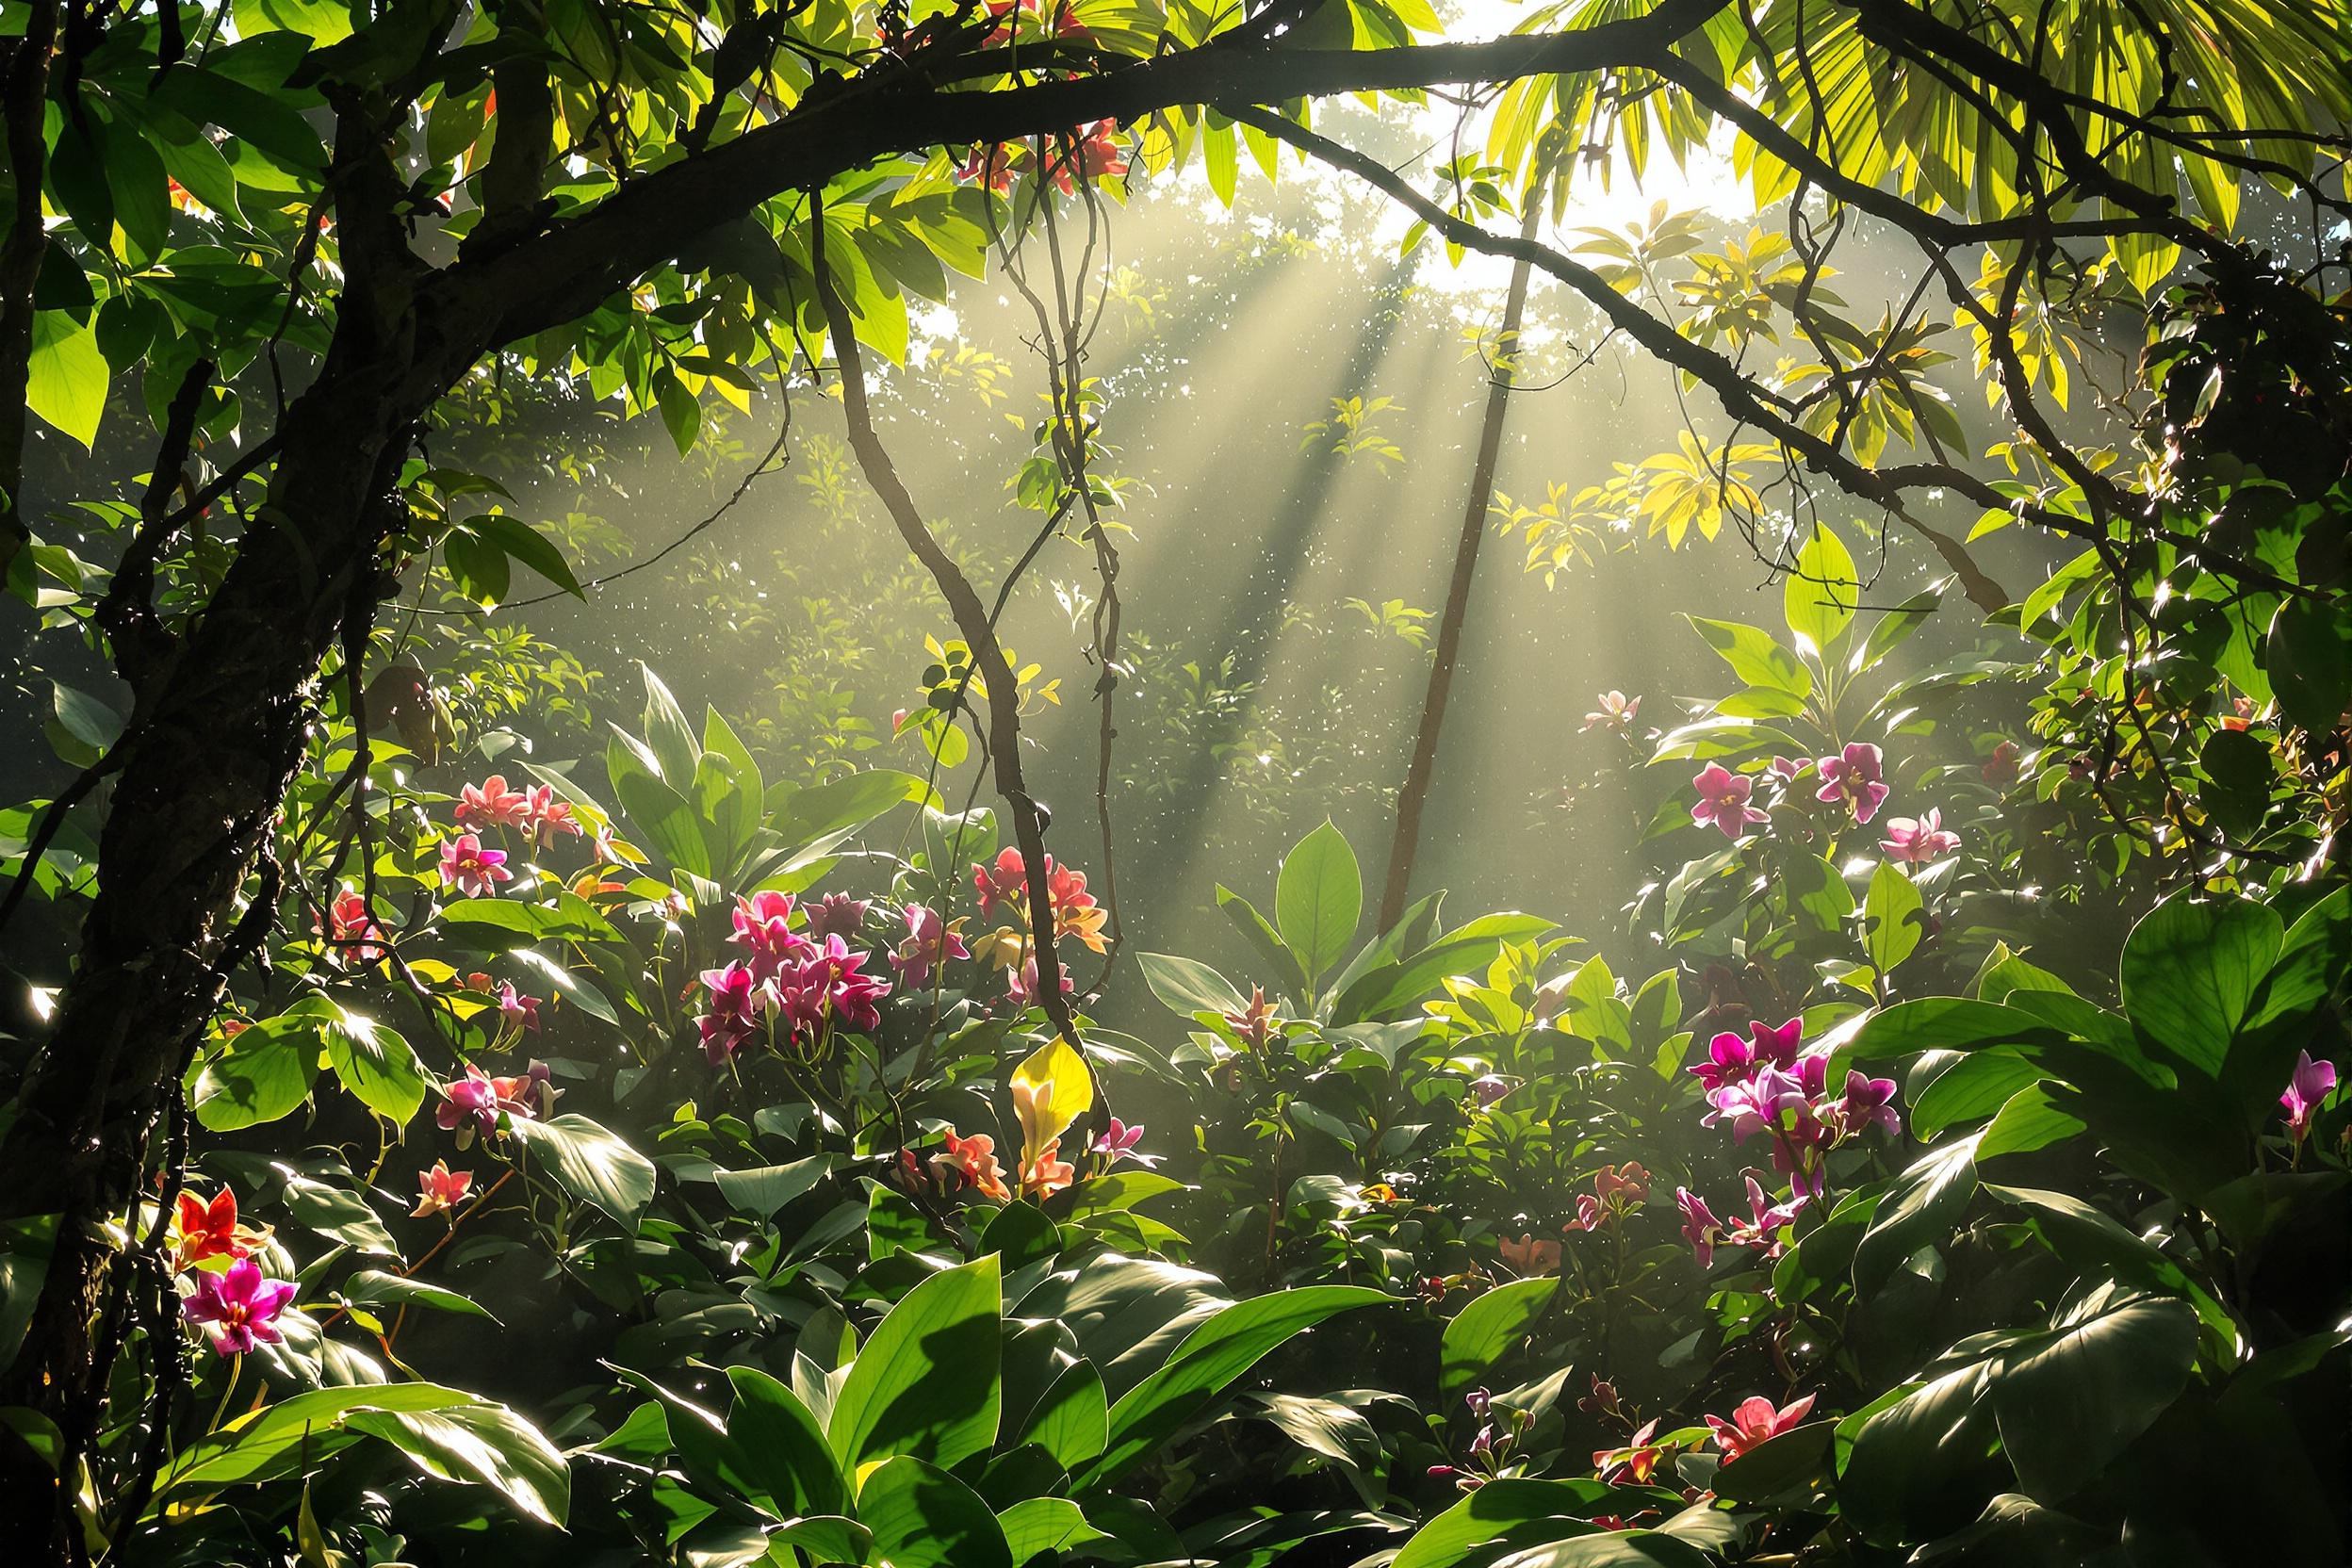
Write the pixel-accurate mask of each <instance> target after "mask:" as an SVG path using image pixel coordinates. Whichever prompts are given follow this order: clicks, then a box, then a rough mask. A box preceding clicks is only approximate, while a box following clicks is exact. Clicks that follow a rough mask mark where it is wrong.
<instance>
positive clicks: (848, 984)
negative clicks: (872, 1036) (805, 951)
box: [776, 936, 890, 1034]
mask: <svg viewBox="0 0 2352 1568" xmlns="http://www.w3.org/2000/svg"><path fill="white" fill-rule="evenodd" d="M865 962H866V955H865V954H863V953H860V952H858V951H857V950H855V949H853V948H852V947H850V945H849V944H848V943H847V942H844V941H842V940H841V938H839V937H830V936H829V937H827V938H825V945H824V946H823V947H821V948H812V949H811V953H810V956H809V957H808V958H807V959H805V960H803V961H802V962H801V963H800V965H799V966H798V967H797V968H795V969H793V970H792V971H791V972H787V973H785V974H782V975H780V976H778V977H777V980H776V988H777V991H778V994H780V995H781V996H782V998H783V1001H784V1011H785V1014H786V1016H788V1017H789V1018H791V1019H792V1023H793V1025H794V1026H795V1027H796V1028H804V1029H807V1030H809V1032H810V1033H812V1034H813V1033H816V1032H819V1031H822V1030H823V1029H824V1028H825V1026H826V1025H827V1024H828V1023H830V1022H833V1021H839V1022H841V1023H842V1024H845V1025H846V1026H847V1027H849V1028H852V1029H857V1030H860V1031H864V1032H868V1033H871V1032H872V1031H874V1030H875V1029H879V1028H880V1027H882V1009H881V1008H880V1007H879V1006H877V1005H876V1004H877V1003H879V1002H880V1001H881V1000H882V998H884V997H885V996H888V995H889V994H890V982H889V981H888V980H885V979H882V978H881V977H880V976H878V975H873V974H863V973H860V972H859V971H860V970H861V969H863V968H864V966H865Z"/></svg>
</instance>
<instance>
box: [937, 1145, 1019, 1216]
mask: <svg viewBox="0 0 2352 1568" xmlns="http://www.w3.org/2000/svg"><path fill="white" fill-rule="evenodd" d="M946 1138H947V1148H946V1150H945V1151H944V1152H941V1153H938V1154H934V1155H932V1156H931V1168H932V1169H933V1170H934V1171H935V1172H937V1173H938V1174H939V1176H940V1177H942V1178H944V1179H948V1180H952V1181H954V1182H956V1184H959V1185H962V1186H968V1187H970V1188H972V1190H973V1191H975V1192H977V1193H978V1194H980V1196H981V1197H983V1198H989V1199H994V1200H995V1201H997V1202H999V1203H1009V1202H1011V1201H1012V1199H1013V1195H1012V1193H1011V1192H1010V1191H1009V1190H1008V1189H1007V1188H1006V1187H1005V1167H1004V1166H1003V1165H1002V1164H1000V1163H999V1162H998V1160H997V1157H996V1139H994V1138H992V1137H990V1136H989V1135H988V1134H986V1133H974V1134H972V1136H970V1137H963V1136H960V1135H957V1133H956V1129H955V1128H953V1127H950V1128H949V1129H948V1130H947V1133H946Z"/></svg>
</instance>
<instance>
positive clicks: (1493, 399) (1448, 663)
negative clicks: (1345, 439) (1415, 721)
mask: <svg viewBox="0 0 2352 1568" xmlns="http://www.w3.org/2000/svg"><path fill="white" fill-rule="evenodd" d="M1526 203H1527V212H1526V214H1525V215H1524V217H1523V218H1522V219H1521V221H1520V224H1519V237H1520V238H1521V239H1522V240H1524V241H1527V242H1529V243H1532V242H1533V241H1534V239H1535V237H1536V235H1537V233H1538V232H1539V231H1540V230H1541V228H1542V226H1543V211H1544V180H1543V179H1542V178H1541V177H1538V178H1537V179H1536V180H1535V182H1534V183H1533V184H1532V185H1531V186H1530V187H1529V188H1528V189H1527V196H1526ZM1528 271H1529V267H1528V264H1527V258H1526V257H1525V256H1522V257H1520V258H1519V259H1518V260H1516V261H1514V262H1512V263H1511V292H1510V294H1509V295H1508V296H1507V297H1506V298H1505V299H1504V301H1503V330H1502V335H1500V336H1499V337H1498V338H1496V339H1495V374H1494V376H1493V378H1492V379H1491V381H1490V382H1489V384H1488V386H1487V390H1486V419H1485V422H1484V423H1483V424H1482V425H1480V426H1479V429H1478V463H1477V466H1474V467H1473V468H1472V469H1471V470H1470V498H1469V501H1468V503H1467V504H1466V505H1465V506H1464V507H1463V509H1462V535H1461V537H1460V538H1459V539H1457V540H1456V541H1455V543H1454V577H1453V581H1452V582H1451V583H1450V584H1449V585H1448V586H1447V588H1446V612H1445V613H1444V614H1443V615H1442V616H1440V617H1439V619H1438V623H1437V645H1436V647H1435V649H1434V650H1433V651H1432V654H1431V657H1430V660H1429V692H1428V694H1427V695H1425V696H1424V697H1423V698H1422V702H1421V725H1420V727H1419V728H1418V729H1416V730H1415V731H1414V732H1413V758H1412V760H1410V761H1409V762H1407V763H1406V765H1405V785H1404V788H1403V789H1402V790H1401V791H1399V792H1398V793H1397V834H1396V837H1395V838H1394V839H1392V840H1391V841H1390V842H1389V846H1388V878H1387V881H1386V883H1385V884H1384V886H1383V887H1382V889H1381V891H1380V926H1379V929H1380V930H1382V931H1386V930H1388V929H1390V928H1391V927H1393V926H1394V925H1395V924H1396V923H1397V922H1398V921H1399V920H1402V919H1403V918H1404V914H1405V900H1406V898H1407V896H1408V891H1409V890H1410V889H1411V887H1412V885H1413V855H1414V852H1415V851H1417V850H1418V849H1419V848H1420V846H1421V811H1422V808H1423V807H1425V806H1427V805H1428V804H1429V781H1430V780H1431V779H1432V778H1433V777H1434V776H1436V773H1437V742H1438V735H1439V732H1440V731H1441V730H1443V729H1444V728H1445V726H1446V700H1447V699H1448V698H1449V697H1451V696H1452V695H1453V691H1454V666H1455V664H1456V663H1458V662H1460V660H1461V657H1462V621H1463V619H1464V618H1465V617H1466V616H1467V615H1468V614H1469V613H1470V588H1471V584H1472V583H1473V582H1474V581H1475V580H1477V578H1478V546H1479V544H1480V543H1481V542H1482V541H1483V540H1484V539H1485V538H1486V513H1487V507H1488V504H1489V503H1490V502H1491V501H1492V500H1493V499H1494V496H1495V458H1496V457H1497V456H1498V455H1499V454H1500V453H1501V451H1502V446H1503V411H1504V409H1505V407H1506V406H1507V405H1508V404H1509V403H1510V401H1511V378H1512V377H1513V376H1514V375H1515V374H1516V373H1517V369H1516V365H1515V361H1516V359H1517V356H1518V352H1519V325H1520V323H1521V322H1522V321H1523V320H1525V319H1526V318H1527V274H1528Z"/></svg>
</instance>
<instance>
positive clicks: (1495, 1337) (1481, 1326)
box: [1437, 1277, 1560, 1395]
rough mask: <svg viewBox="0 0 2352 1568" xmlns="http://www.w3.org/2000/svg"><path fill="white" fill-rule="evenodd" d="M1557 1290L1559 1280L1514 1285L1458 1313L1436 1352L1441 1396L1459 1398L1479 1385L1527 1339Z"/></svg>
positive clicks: (1529, 1281)
mask: <svg viewBox="0 0 2352 1568" xmlns="http://www.w3.org/2000/svg"><path fill="white" fill-rule="evenodd" d="M1559 1288H1560V1281H1559V1280H1558V1279H1557V1278H1550V1277H1546V1278H1541V1279H1532V1280H1513V1281H1512V1282H1511V1283H1509V1284H1507V1285H1499V1286H1497V1287H1495V1289H1493V1290H1490V1291H1488V1292H1487V1293H1486V1294H1485V1295H1483V1296H1481V1297H1479V1298H1478V1299H1477V1300H1475V1301H1473V1302H1471V1303H1470V1304H1469V1305H1468V1306H1466V1307H1464V1308H1462V1311H1461V1312H1459V1313H1457V1314H1455V1315H1454V1318H1453V1321H1451V1322H1449V1323H1447V1324H1446V1337H1445V1339H1444V1340H1443V1341H1442V1342H1441V1345H1440V1348H1439V1351H1438V1374H1437V1388H1438V1392H1439V1393H1441V1394H1446V1395H1451V1394H1456V1393H1459V1392H1460V1391H1461V1390H1462V1389H1464V1388H1467V1387H1469V1386H1470V1385H1471V1384H1472V1383H1474V1382H1476V1381H1477V1380H1478V1378H1479V1377H1480V1376H1481V1375H1483V1374H1484V1373H1485V1371H1486V1369H1487V1368H1488V1367H1490V1366H1492V1365H1494V1364H1495V1363H1496V1362H1497V1361H1500V1360H1501V1359H1502V1358H1503V1356H1504V1355H1506V1354H1507V1353H1509V1351H1510V1350H1511V1347H1512V1346H1514V1345H1516V1344H1518V1343H1519V1341H1520V1340H1522V1339H1524V1338H1525V1337H1526V1336H1527V1329H1528V1327H1529V1326H1530V1325H1531V1324H1533V1323H1534V1322H1535V1320H1536V1318H1538V1317H1539V1316H1541V1315H1543V1312H1544V1307H1546V1306H1547V1305H1549V1304H1550V1302H1551V1299H1552V1293H1553V1292H1554V1291H1555V1290H1557V1289H1559Z"/></svg>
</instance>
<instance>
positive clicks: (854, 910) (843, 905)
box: [802, 893, 866, 941]
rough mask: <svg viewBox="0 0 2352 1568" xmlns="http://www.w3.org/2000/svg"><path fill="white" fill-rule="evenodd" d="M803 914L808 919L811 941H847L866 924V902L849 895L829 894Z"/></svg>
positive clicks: (804, 908)
mask: <svg viewBox="0 0 2352 1568" xmlns="http://www.w3.org/2000/svg"><path fill="white" fill-rule="evenodd" d="M802 912H803V913H805V914H806V915H807V916H808V917H809V940H810V941H823V940H824V939H825V938H827V937H840V938H841V939H843V940H847V939H850V938H852V937H855V936H857V935H858V927H860V926H862V925H864V924H865V923H866V905H865V901H864V900H863V899H857V898H852V897H850V896H849V895H848V894H847V893H827V894H825V897H824V898H823V899H822V900H820V901H819V902H817V903H815V904H812V905H808V906H804V907H803V911H802Z"/></svg>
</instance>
